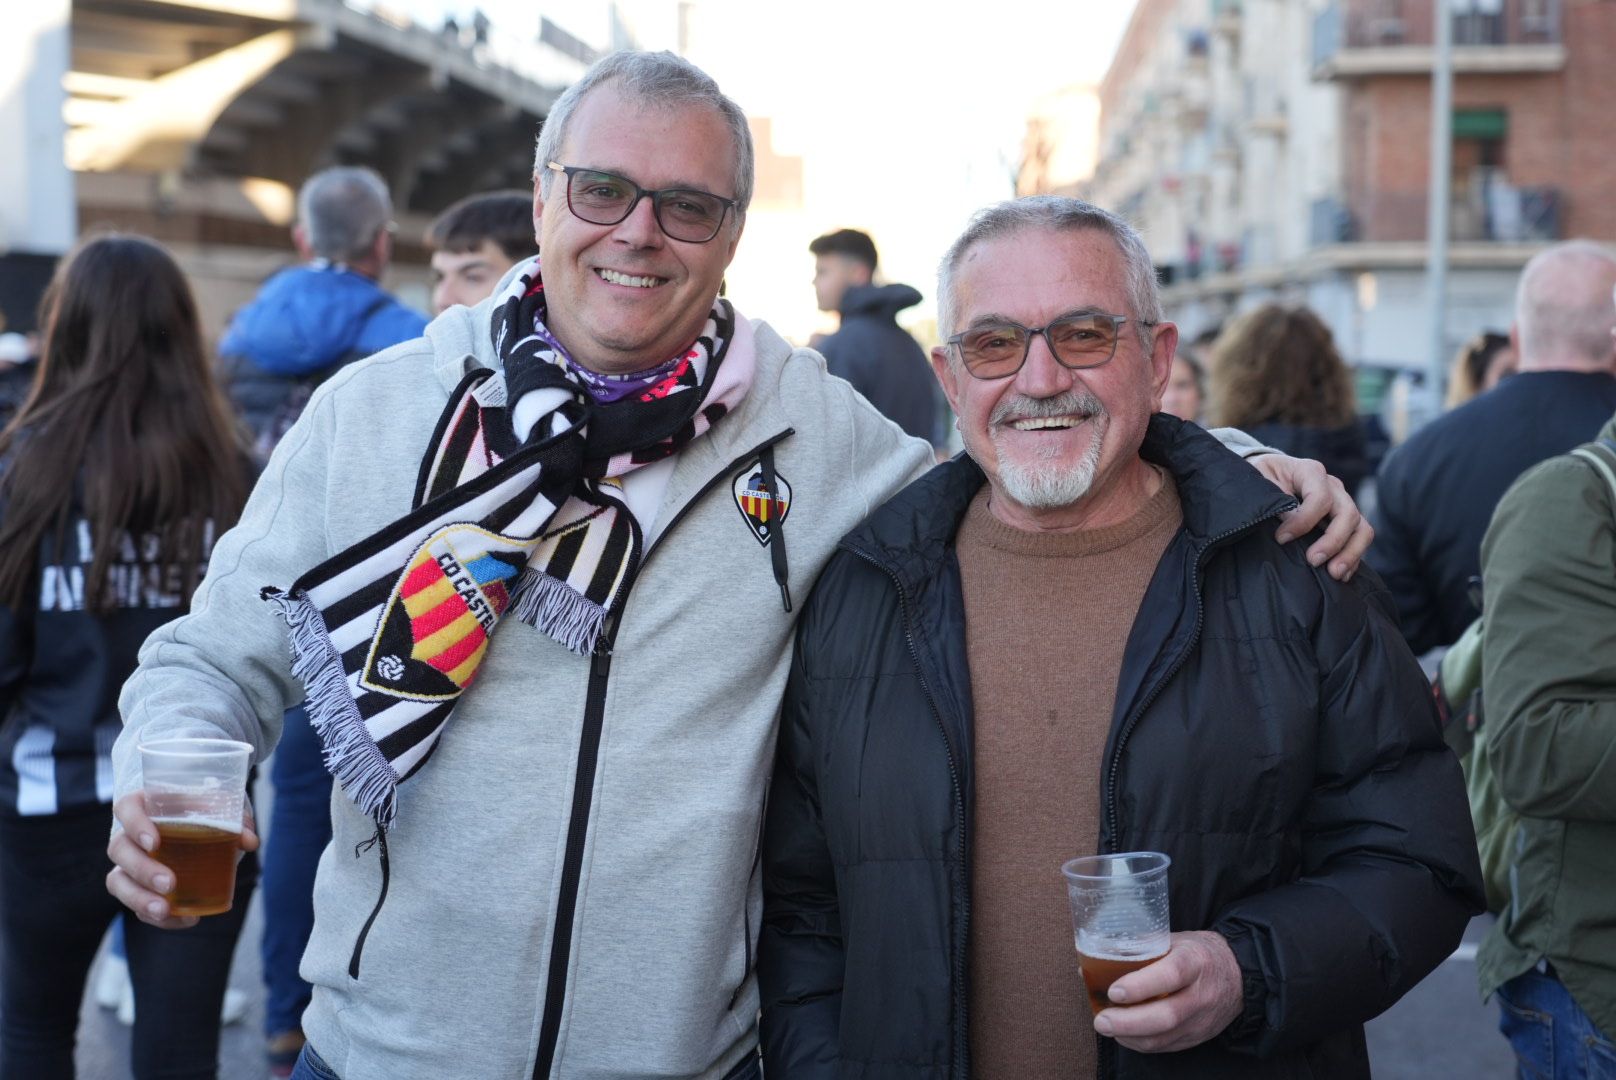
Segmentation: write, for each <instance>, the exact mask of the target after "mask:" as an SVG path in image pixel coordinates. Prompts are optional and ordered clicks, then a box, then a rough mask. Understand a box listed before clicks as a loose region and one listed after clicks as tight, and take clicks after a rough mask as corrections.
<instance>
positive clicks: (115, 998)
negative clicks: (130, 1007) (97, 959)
mask: <svg viewBox="0 0 1616 1080" xmlns="http://www.w3.org/2000/svg"><path fill="white" fill-rule="evenodd" d="M129 993H130V988H129V962H128V961H127V960H125V959H124V958H123V957H121V956H115V955H113V954H112V953H110V952H109V953H107V955H106V956H104V957H102V958H101V966H100V968H98V969H97V970H96V973H95V987H94V994H95V1003H96V1004H97V1005H99V1006H101V1007H102V1008H103V1009H116V1008H117V1007H118V1003H119V1002H120V1001H122V1000H123V999H124V998H125V997H126V996H127V995H128V994H129Z"/></svg>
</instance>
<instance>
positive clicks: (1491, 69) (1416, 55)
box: [1313, 0, 1566, 79]
mask: <svg viewBox="0 0 1616 1080" xmlns="http://www.w3.org/2000/svg"><path fill="white" fill-rule="evenodd" d="M1472 6H1473V7H1481V6H1484V5H1482V4H1475V5H1472ZM1495 6H1496V7H1497V11H1496V12H1487V13H1483V12H1481V11H1477V10H1468V11H1455V12H1454V13H1453V70H1454V72H1455V73H1457V74H1513V73H1537V72H1545V71H1559V70H1560V69H1562V68H1563V67H1565V55H1566V54H1565V44H1564V42H1563V40H1562V38H1561V33H1560V0H1495ZM1434 10H1435V5H1434V0H1333V2H1332V3H1330V4H1328V5H1327V6H1326V7H1325V8H1324V9H1323V10H1322V11H1320V12H1319V13H1318V14H1317V15H1316V16H1314V19H1313V77H1314V78H1315V79H1362V78H1370V77H1374V76H1379V75H1423V74H1428V73H1429V72H1430V70H1431V67H1432V63H1433V60H1434V56H1435V50H1434V48H1433V42H1432V38H1433V36H1434V30H1435V26H1434V22H1435V17H1434V14H1433V13H1434Z"/></svg>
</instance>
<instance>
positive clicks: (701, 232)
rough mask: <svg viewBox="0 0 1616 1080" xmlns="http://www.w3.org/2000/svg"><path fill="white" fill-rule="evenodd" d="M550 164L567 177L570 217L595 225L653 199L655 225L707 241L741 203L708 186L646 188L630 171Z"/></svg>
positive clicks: (692, 239)
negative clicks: (621, 173) (627, 173)
mask: <svg viewBox="0 0 1616 1080" xmlns="http://www.w3.org/2000/svg"><path fill="white" fill-rule="evenodd" d="M546 168H548V169H550V170H551V171H552V172H558V173H562V174H563V175H565V176H566V178H567V209H568V210H571V211H572V216H573V217H575V218H577V219H578V220H580V221H587V222H589V223H590V224H591V225H616V224H617V223H618V222H620V221H623V220H624V219H626V218H627V217H628V216H629V215H630V214H632V213H633V212H634V208H635V207H636V206H638V205H640V200H641V199H645V198H649V199H650V200H651V212H652V214H653V215H654V216H655V217H656V222H657V227H658V228H660V229H661V230H662V231H663V232H664V233H666V234H667V235H668V236H669V237H670V238H671V239H674V240H683V241H684V242H685V243H687V244H705V243H706V242H707V241H709V240H711V239H712V238H713V237H715V236H717V235H718V230H719V229H720V228H722V227H723V224H724V216H725V215H726V214H728V213H729V212H730V211H731V210H735V211H737V212H739V210H740V203H739V202H738V201H737V200H735V199H726V198H724V197H723V196H722V195H714V194H713V193H712V192H710V191H701V190H699V189H696V188H660V189H658V190H655V191H652V190H649V189H646V188H642V187H641V186H640V185H638V184H636V183H635V182H634V181H632V180H630V179H629V178H628V177H626V176H618V175H617V174H616V173H609V172H602V171H601V170H600V169H587V168H584V167H583V166H581V165H563V164H561V163H560V162H557V161H552V162H550V163H549V164H548V165H547V166H546Z"/></svg>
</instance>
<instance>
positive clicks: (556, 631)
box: [510, 566, 606, 656]
mask: <svg viewBox="0 0 1616 1080" xmlns="http://www.w3.org/2000/svg"><path fill="white" fill-rule="evenodd" d="M510 613H511V614H513V615H515V616H516V617H517V618H518V619H521V620H522V621H523V622H525V623H527V624H528V625H529V626H531V627H533V628H534V629H536V630H538V631H540V632H541V633H545V634H548V635H550V636H551V637H553V638H555V639H556V640H557V641H559V642H560V643H561V644H563V645H565V646H566V647H567V648H569V649H571V650H572V651H573V652H575V653H577V654H578V655H580V656H588V655H589V654H590V653H592V652H594V651H595V643H596V642H597V641H599V640H600V635H601V631H602V630H603V629H604V628H605V626H606V609H605V608H603V607H601V606H600V605H599V604H597V603H595V602H594V601H593V600H590V599H589V598H588V597H586V596H584V595H582V594H581V593H577V592H574V591H573V589H572V587H571V586H570V585H568V584H567V583H566V582H565V581H559V580H557V579H555V578H553V577H551V576H550V575H549V574H546V573H544V572H543V571H542V570H535V569H534V568H533V567H531V566H530V567H528V568H527V569H525V570H523V571H522V573H521V575H520V576H519V577H518V578H517V579H516V585H515V586H514V587H513V588H512V590H511V607H510Z"/></svg>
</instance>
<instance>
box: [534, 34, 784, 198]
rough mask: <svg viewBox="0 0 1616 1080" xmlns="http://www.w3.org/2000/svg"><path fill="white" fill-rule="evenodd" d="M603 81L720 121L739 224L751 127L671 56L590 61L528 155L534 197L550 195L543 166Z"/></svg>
mask: <svg viewBox="0 0 1616 1080" xmlns="http://www.w3.org/2000/svg"><path fill="white" fill-rule="evenodd" d="M609 82H610V83H616V84H617V86H618V88H619V89H620V90H622V91H623V93H624V94H626V95H629V96H632V97H634V98H637V99H639V100H640V101H642V102H644V103H645V104H646V105H648V106H650V107H651V108H656V109H674V108H679V107H681V106H692V105H694V106H704V107H706V108H709V109H712V110H713V111H714V112H716V113H718V115H719V116H720V117H722V118H723V120H724V123H725V124H726V125H727V126H728V127H729V136H730V141H731V142H732V143H733V144H734V147H735V170H734V186H735V191H734V198H735V201H736V202H738V203H739V204H740V207H741V209H740V213H738V214H736V215H735V218H736V222H737V223H739V221H740V218H741V217H742V215H744V214H745V213H746V208H747V207H748V206H750V205H751V203H752V183H753V170H754V167H755V166H754V163H753V151H752V128H751V125H749V124H748V123H747V122H746V113H744V112H742V111H741V107H740V106H739V105H737V104H735V102H733V101H731V100H730V99H729V98H728V97H726V96H725V95H724V92H723V91H722V90H720V89H719V88H718V84H717V83H716V82H714V81H713V78H712V76H711V75H708V74H707V73H706V72H705V71H703V70H701V68H699V67H697V66H696V65H695V64H692V63H691V62H690V61H688V60H686V59H684V58H683V57H680V56H675V55H674V54H673V53H671V52H628V51H624V52H614V53H610V54H608V55H607V56H604V57H602V58H601V59H600V60H598V61H596V62H595V64H594V66H592V67H591V68H590V69H589V70H588V71H586V72H584V73H583V76H582V77H581V78H580V79H579V80H578V81H577V82H575V83H573V84H572V85H571V86H569V87H567V89H566V92H565V93H563V94H562V95H561V96H560V97H559V98H557V99H556V103H555V104H554V105H553V106H551V108H550V115H549V116H547V117H546V118H545V120H544V127H543V128H541V129H540V130H539V144H538V147H537V149H536V150H535V152H534V155H533V174H534V176H536V177H537V178H538V181H539V192H540V194H541V195H543V196H544V197H545V198H549V196H550V184H551V183H552V182H553V181H554V179H555V173H553V172H552V171H551V170H550V169H549V168H547V167H546V166H548V165H549V163H550V162H552V161H555V160H557V157H556V155H558V154H560V153H561V146H562V144H563V143H564V142H566V140H567V128H568V126H569V125H570V124H571V123H572V114H573V113H574V112H575V111H577V108H578V105H579V104H580V103H581V102H582V101H583V99H584V98H585V97H586V96H588V94H589V92H590V91H591V90H594V89H595V88H596V87H599V86H602V85H604V84H606V83H609ZM567 164H575V163H567ZM714 194H722V192H715V193H714Z"/></svg>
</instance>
